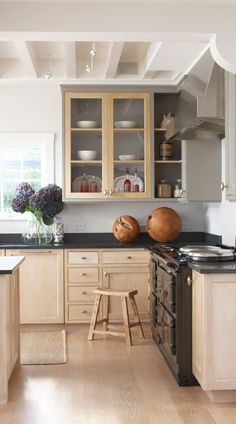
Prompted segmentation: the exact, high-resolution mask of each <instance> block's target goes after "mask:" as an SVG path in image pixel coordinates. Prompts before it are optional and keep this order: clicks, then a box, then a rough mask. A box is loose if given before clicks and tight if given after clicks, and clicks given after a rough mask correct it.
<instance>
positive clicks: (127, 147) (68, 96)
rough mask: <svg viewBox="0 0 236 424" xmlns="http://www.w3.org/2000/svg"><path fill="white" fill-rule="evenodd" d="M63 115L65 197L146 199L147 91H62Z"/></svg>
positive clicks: (148, 170)
mask: <svg viewBox="0 0 236 424" xmlns="http://www.w3.org/2000/svg"><path fill="white" fill-rule="evenodd" d="M64 113H65V115H64V122H65V135H64V143H65V149H64V152H65V180H64V188H65V190H64V191H65V199H68V200H73V199H74V200H76V199H91V198H92V199H99V198H100V199H109V198H110V199H113V198H124V199H125V198H135V199H139V198H146V197H150V195H151V177H150V175H151V166H150V93H136V92H133V93H123V92H122V93H120V92H117V93H101V92H100V93H99V92H95V93H91V92H65V93H64ZM81 151H82V152H83V151H88V152H87V153H81ZM81 154H82V156H81ZM83 154H85V155H89V156H83ZM127 169H128V172H127ZM135 172H136V173H137V177H138V181H139V184H137V185H136V189H135V188H134V187H135V184H134V180H135V177H134V176H135ZM127 173H128V174H129V178H130V180H131V188H130V191H129V192H125V191H124V180H125V178H126V174H127ZM137 187H138V191H137Z"/></svg>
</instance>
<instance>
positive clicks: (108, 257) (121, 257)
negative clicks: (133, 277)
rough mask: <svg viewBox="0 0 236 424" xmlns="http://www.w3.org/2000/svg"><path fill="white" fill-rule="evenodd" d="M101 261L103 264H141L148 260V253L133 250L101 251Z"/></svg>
mask: <svg viewBox="0 0 236 424" xmlns="http://www.w3.org/2000/svg"><path fill="white" fill-rule="evenodd" d="M102 262H103V263H104V264H138V263H141V264H143V263H148V262H149V253H148V252H146V251H138V252H137V251H135V250H130V251H122V250H121V251H119V252H117V251H116V252H102Z"/></svg>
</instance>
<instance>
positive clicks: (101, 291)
mask: <svg viewBox="0 0 236 424" xmlns="http://www.w3.org/2000/svg"><path fill="white" fill-rule="evenodd" d="M94 293H96V297H95V302H94V308H93V313H92V318H91V324H90V329H89V335H88V339H89V340H93V337H94V334H110V335H112V336H125V338H126V342H127V344H128V345H130V346H131V345H132V339H131V332H130V329H131V328H132V327H138V333H139V337H140V338H142V339H144V333H143V328H142V324H141V321H140V318H139V313H138V308H137V305H136V301H135V298H134V296H135V295H136V294H137V293H138V291H137V290H132V291H122V290H116V289H106V288H97V289H96V290H94ZM102 296H105V299H106V301H105V308H104V309H105V316H104V318H103V319H101V320H99V321H98V319H97V318H98V312H99V307H100V304H101V298H102ZM109 296H119V297H120V298H121V306H122V313H123V320H124V330H125V331H124V332H121V331H110V330H109V328H108V325H109ZM127 299H129V300H130V304H131V306H132V309H133V312H134V318H135V321H134V322H133V323H132V324H131V323H130V321H129V312H128V306H127ZM99 323H103V327H104V330H96V329H95V328H96V325H97V324H99Z"/></svg>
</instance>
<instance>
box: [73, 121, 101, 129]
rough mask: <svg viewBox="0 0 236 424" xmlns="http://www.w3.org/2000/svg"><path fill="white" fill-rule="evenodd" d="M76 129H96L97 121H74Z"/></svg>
mask: <svg viewBox="0 0 236 424" xmlns="http://www.w3.org/2000/svg"><path fill="white" fill-rule="evenodd" d="M76 125H77V127H78V128H96V127H97V121H76Z"/></svg>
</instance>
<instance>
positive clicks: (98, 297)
mask: <svg viewBox="0 0 236 424" xmlns="http://www.w3.org/2000/svg"><path fill="white" fill-rule="evenodd" d="M101 297H102V295H101V294H97V295H96V297H95V301H94V307H93V313H92V317H91V324H90V329H89V335H88V340H93V337H94V333H93V332H94V329H95V327H96V324H97V318H98V311H99V306H100V302H101Z"/></svg>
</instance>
